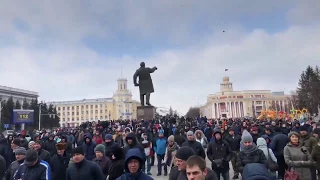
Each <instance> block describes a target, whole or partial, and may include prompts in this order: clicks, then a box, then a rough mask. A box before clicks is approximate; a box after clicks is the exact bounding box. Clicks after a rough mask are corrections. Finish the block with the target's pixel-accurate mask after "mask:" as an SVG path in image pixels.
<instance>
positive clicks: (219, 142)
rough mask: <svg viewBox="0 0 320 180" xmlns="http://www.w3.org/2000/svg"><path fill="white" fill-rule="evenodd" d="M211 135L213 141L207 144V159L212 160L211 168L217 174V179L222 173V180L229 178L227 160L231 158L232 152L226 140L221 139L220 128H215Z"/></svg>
mask: <svg viewBox="0 0 320 180" xmlns="http://www.w3.org/2000/svg"><path fill="white" fill-rule="evenodd" d="M213 135H214V137H215V141H214V142H210V143H209V145H208V149H207V156H208V159H209V160H210V161H211V162H212V164H211V167H212V170H213V171H214V172H215V173H216V174H217V176H218V179H220V175H222V177H223V179H224V180H229V179H230V177H229V161H230V160H231V159H232V155H233V152H232V150H231V148H230V146H229V144H228V142H227V141H225V140H223V139H222V133H221V131H220V130H216V131H215V132H214V134H213Z"/></svg>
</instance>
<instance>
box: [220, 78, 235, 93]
mask: <svg viewBox="0 0 320 180" xmlns="http://www.w3.org/2000/svg"><path fill="white" fill-rule="evenodd" d="M222 80H223V81H222V83H220V91H221V92H230V91H233V87H232V82H230V81H229V77H228V76H225V77H223V79H222Z"/></svg>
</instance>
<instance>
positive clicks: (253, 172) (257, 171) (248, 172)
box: [242, 163, 276, 180]
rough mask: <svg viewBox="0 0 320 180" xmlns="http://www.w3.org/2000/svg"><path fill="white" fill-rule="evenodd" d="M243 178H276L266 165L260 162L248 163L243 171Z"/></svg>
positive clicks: (256, 179)
mask: <svg viewBox="0 0 320 180" xmlns="http://www.w3.org/2000/svg"><path fill="white" fill-rule="evenodd" d="M242 179H245V180H276V178H275V177H273V176H272V175H271V173H270V172H269V171H268V169H267V168H266V166H265V165H263V164H260V163H250V164H247V165H246V166H245V167H244V169H243V173H242Z"/></svg>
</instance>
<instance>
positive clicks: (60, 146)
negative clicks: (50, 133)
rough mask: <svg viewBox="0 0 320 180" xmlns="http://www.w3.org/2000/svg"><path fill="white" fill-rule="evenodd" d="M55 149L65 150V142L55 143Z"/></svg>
mask: <svg viewBox="0 0 320 180" xmlns="http://www.w3.org/2000/svg"><path fill="white" fill-rule="evenodd" d="M56 149H57V150H65V149H67V144H66V143H57V144H56Z"/></svg>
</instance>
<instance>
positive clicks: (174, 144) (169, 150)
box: [167, 142, 177, 152]
mask: <svg viewBox="0 0 320 180" xmlns="http://www.w3.org/2000/svg"><path fill="white" fill-rule="evenodd" d="M176 149H177V143H176V142H174V143H173V145H172V146H170V145H168V146H167V150H168V152H172V151H175V150H176Z"/></svg>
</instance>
